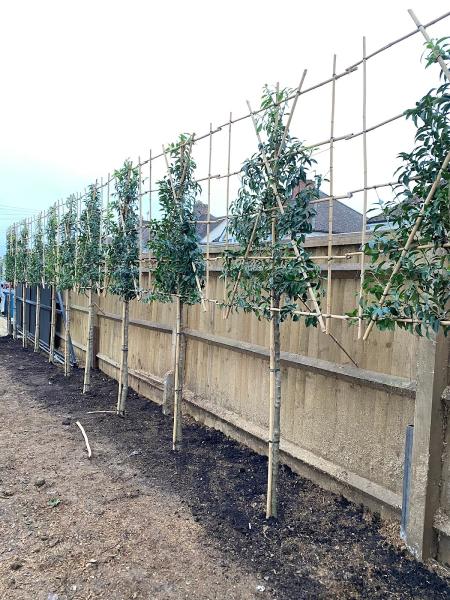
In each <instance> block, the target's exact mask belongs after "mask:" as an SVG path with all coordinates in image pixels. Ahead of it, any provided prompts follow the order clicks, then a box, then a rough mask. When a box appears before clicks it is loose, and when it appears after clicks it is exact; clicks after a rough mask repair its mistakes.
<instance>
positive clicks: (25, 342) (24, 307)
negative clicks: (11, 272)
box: [22, 283, 28, 348]
mask: <svg viewBox="0 0 450 600" xmlns="http://www.w3.org/2000/svg"><path fill="white" fill-rule="evenodd" d="M27 329H28V323H27V286H26V284H25V283H24V284H23V285H22V348H26V347H27V345H28V336H27Z"/></svg>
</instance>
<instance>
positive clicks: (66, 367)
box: [64, 289, 70, 377]
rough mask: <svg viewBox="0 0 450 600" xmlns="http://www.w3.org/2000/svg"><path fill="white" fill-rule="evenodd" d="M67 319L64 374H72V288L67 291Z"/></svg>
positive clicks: (66, 375)
mask: <svg viewBox="0 0 450 600" xmlns="http://www.w3.org/2000/svg"><path fill="white" fill-rule="evenodd" d="M65 296H66V298H65V303H66V319H65V328H64V338H65V339H64V375H65V377H68V376H69V375H70V290H69V289H67V290H66V293H65Z"/></svg>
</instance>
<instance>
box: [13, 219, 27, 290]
mask: <svg viewBox="0 0 450 600" xmlns="http://www.w3.org/2000/svg"><path fill="white" fill-rule="evenodd" d="M28 244H29V229H28V225H27V223H26V221H23V223H22V225H21V226H20V232H19V235H18V238H17V253H16V278H17V281H18V282H19V283H25V282H27V281H28V258H29V248H28Z"/></svg>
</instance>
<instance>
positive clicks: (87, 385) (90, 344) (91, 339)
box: [83, 287, 94, 394]
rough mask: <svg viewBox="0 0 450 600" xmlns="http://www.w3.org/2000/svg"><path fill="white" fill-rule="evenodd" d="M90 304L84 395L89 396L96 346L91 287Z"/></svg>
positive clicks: (90, 291) (89, 293)
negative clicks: (93, 352)
mask: <svg viewBox="0 0 450 600" xmlns="http://www.w3.org/2000/svg"><path fill="white" fill-rule="evenodd" d="M88 302H89V307H88V335H87V344H86V357H85V363H84V380H83V394H87V393H88V392H90V391H91V368H92V349H93V346H94V304H93V302H92V287H90V288H89V291H88Z"/></svg>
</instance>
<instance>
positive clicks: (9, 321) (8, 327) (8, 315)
mask: <svg viewBox="0 0 450 600" xmlns="http://www.w3.org/2000/svg"><path fill="white" fill-rule="evenodd" d="M12 236H13V234H12V228H11V227H10V228H9V247H10V248H12V240H13V237H12ZM12 285H13V282H12V281H8V311H7V313H6V330H7V332H8V335H12V319H11V315H12V305H11V289H12Z"/></svg>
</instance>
